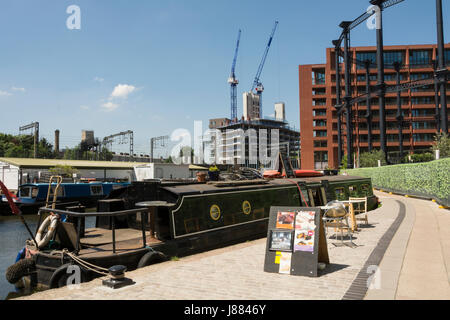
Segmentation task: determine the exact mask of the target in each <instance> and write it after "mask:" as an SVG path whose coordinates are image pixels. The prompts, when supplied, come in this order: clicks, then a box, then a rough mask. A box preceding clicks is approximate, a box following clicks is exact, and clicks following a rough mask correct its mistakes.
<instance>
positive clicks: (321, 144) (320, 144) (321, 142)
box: [314, 140, 327, 148]
mask: <svg viewBox="0 0 450 320" xmlns="http://www.w3.org/2000/svg"><path fill="white" fill-rule="evenodd" d="M326 147H327V140H316V141H314V148H326Z"/></svg>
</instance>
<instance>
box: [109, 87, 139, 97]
mask: <svg viewBox="0 0 450 320" xmlns="http://www.w3.org/2000/svg"><path fill="white" fill-rule="evenodd" d="M134 90H136V87H135V86H132V85H128V84H118V85H117V86H116V87H115V88H114V90H113V92H112V93H111V98H110V99H113V98H123V99H126V98H127V97H128V95H129V94H130V93H132V92H133V91H134Z"/></svg>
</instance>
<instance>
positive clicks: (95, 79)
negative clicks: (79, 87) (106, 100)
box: [94, 77, 105, 82]
mask: <svg viewBox="0 0 450 320" xmlns="http://www.w3.org/2000/svg"><path fill="white" fill-rule="evenodd" d="M94 81H97V82H103V81H105V79H103V78H100V77H95V78H94Z"/></svg>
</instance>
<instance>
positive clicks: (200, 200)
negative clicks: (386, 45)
mask: <svg viewBox="0 0 450 320" xmlns="http://www.w3.org/2000/svg"><path fill="white" fill-rule="evenodd" d="M372 191H373V189H372V185H371V180H370V179H367V178H360V177H349V176H329V177H328V176H327V177H308V178H295V179H273V180H258V181H229V182H226V181H225V182H216V183H189V184H180V183H161V182H158V181H151V182H136V183H133V184H131V185H129V186H127V187H125V188H122V189H118V190H113V191H112V192H111V193H110V194H109V196H108V197H107V198H108V199H105V200H100V201H99V202H98V209H97V210H98V211H99V212H97V213H89V215H91V216H92V215H96V216H97V218H96V220H97V221H96V228H95V229H96V230H97V231H95V232H100V233H102V235H101V236H102V237H104V239H103V238H101V237H100V238H98V237H97V240H95V239H96V237H95V236H93V235H92V234H90V233H91V232H92V230H90V229H87V230H85V232H84V230H83V236H81V235H82V233H81V230H80V228H79V224H78V222H76V221H75V220H72V222H67V223H64V224H61V225H62V226H65V227H67V228H68V229H67V228H65V231H66V236H64V235H63V234H64V232H63V231H64V230H63V229H62V228H59V229H60V231H62V233H61V234H59V233H58V234H57V236H56V244H57V245H59V247H56V248H55V247H53V248H43V249H41V250H39V251H37V252H35V253H34V254H32V258H33V259H34V261H35V265H36V271H37V272H36V274H37V279H36V281H37V283H39V284H43V285H44V286H48V287H54V286H56V283H58V285H60V284H61V282H60V281H56V280H55V277H56V276H57V275H58V273H61V268H64V266H67V265H68V264H70V263H72V264H77V261H76V260H74V259H73V258H71V257H69V256H68V255H67V254H64V250H63V249H66V250H68V251H69V252H72V253H73V252H75V254H76V256H77V257H78V258H79V259H82V260H83V261H85V262H89V263H91V264H93V265H96V266H99V267H102V268H109V267H111V266H113V265H117V264H121V265H125V266H126V267H127V269H128V270H134V269H136V268H138V267H139V266H143V263H141V260H142V259H143V258H144V256H146V255H148V254H149V253H152V252H157V253H158V255H159V256H160V257H164V258H165V259H169V258H171V257H181V256H186V255H190V254H194V253H199V252H202V251H206V250H211V249H215V248H219V247H223V246H228V245H231V244H236V243H240V242H244V241H248V240H254V239H258V238H263V237H266V236H267V228H268V218H269V214H270V207H272V206H295V207H308V206H311V207H314V206H322V205H325V204H326V203H327V202H328V201H332V200H345V199H348V197H350V196H355V197H361V196H365V197H367V199H368V208H369V210H372V209H375V208H376V207H377V206H378V199H377V198H376V197H375V196H374V195H373V192H372ZM143 201H150V202H157V203H163V204H164V205H155V207H152V208H150V209H148V210H147V209H145V210H144V209H142V208H141V209H140V210H141V211H140V213H137V212H133V214H132V215H128V216H122V217H119V216H115V214H116V213H117V215H118V214H119V213H122V212H126V210H129V211H130V210H131V211H132V210H137V209H136V208H137V205H139V202H143ZM41 211H42V212H46V213H49V212H51V211H53V212H54V213H56V214H66V215H69V216H70V215H74V216H75V217H77V216H79V217H81V216H82V215H83V214H82V213H74V212H67V211H62V210H51V209H41ZM108 212H110V213H111V214H107V215H105V213H108ZM144 212H145V213H144ZM147 213H148V214H147ZM74 219H81V218H74ZM68 221H71V220H70V219H69V220H68ZM140 226H142V228H140ZM140 229H142V232H143V235H146V236H143V237H142V236H139V235H138V233H139V231H138V230H140ZM68 230H69V231H70V230H71V231H70V232H68ZM132 230H134V232H135V236H133V237H131V238H130V237H128V238H126V239H125V238H123V237H122V238H120V234H124V233H127V234H131V233H132ZM77 232H78V233H77ZM108 232H112V234H114V235H116V236H112V238H108V239H106V238H105V236H104V235H105V234H106V233H108ZM136 232H137V233H136ZM70 234H72V236H70ZM74 234H76V235H75V236H74ZM67 235H69V236H68V237H67ZM117 237H118V238H117ZM64 239H66V240H64ZM68 239H69V240H70V239H72V240H70V241H69V240H68ZM74 239H79V241H78V240H77V241H78V242H77V241H75V240H74ZM98 239H103V240H102V241H100V240H98ZM144 239H145V244H144ZM116 240H117V241H116ZM111 243H114V245H113V246H112V245H111ZM75 248H77V249H78V250H75ZM55 249H56V250H55ZM58 250H59V251H58ZM153 262H155V261H153ZM81 269H82V270H83V272H84V273H83V279H82V280H83V281H89V280H90V279H92V278H95V277H98V276H99V274H96V273H95V272H93V271H91V270H86V269H85V268H84V267H82V268H81Z"/></svg>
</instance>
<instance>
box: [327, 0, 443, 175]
mask: <svg viewBox="0 0 450 320" xmlns="http://www.w3.org/2000/svg"><path fill="white" fill-rule="evenodd" d="M403 1H404V0H371V1H370V4H372V5H373V8H372V10H369V9H370V8H369V9H368V10H367V11H366V12H365V13H363V14H362V15H360V16H359V17H357V18H356V19H355V20H353V21H343V22H342V23H341V24H340V25H339V26H340V27H341V28H342V33H341V35H340V37H339V39H338V40H334V41H333V45H334V47H335V52H336V55H335V56H336V105H335V109H336V110H337V114H338V161H339V163H341V160H342V139H341V134H342V132H341V131H342V129H341V121H342V120H341V117H342V114H343V112H346V123H347V163H348V167H349V168H350V167H353V164H352V161H353V157H352V153H353V149H352V147H353V146H352V144H353V141H352V132H353V128H352V126H353V125H352V106H353V105H354V104H356V103H360V102H363V101H367V108H368V111H367V114H366V115H365V118H367V121H368V123H370V121H371V115H370V99H371V98H378V99H379V105H380V120H379V121H380V144H381V149H382V151H384V153H385V155H386V160H388V159H387V152H386V151H387V150H386V149H387V147H386V114H385V94H386V93H394V92H396V93H398V106H399V107H400V110H401V99H400V98H399V96H400V95H399V93H400V92H401V91H405V90H410V89H414V88H419V87H424V86H430V85H434V86H435V90H436V99H438V93H437V90H438V88H440V92H441V95H440V99H441V108H440V110H439V105H438V102H437V107H436V110H437V111H436V119H437V120H438V119H439V113H441V114H440V118H441V128H442V130H443V131H444V132H446V131H448V124H447V122H448V121H447V103H446V93H445V90H446V88H445V85H446V82H447V81H448V79H449V78H450V74H449V73H450V72H449V71H448V70H447V69H446V67H445V61H444V58H443V56H444V53H443V52H444V49H443V48H444V47H443V30H442V28H443V27H442V25H443V23H442V0H436V14H437V26H438V32H437V33H438V37H437V38H438V51H439V55H440V59H439V61H438V62H437V64H436V66H435V73H434V77H433V78H430V79H420V80H414V81H410V82H408V83H400V81H399V80H400V76H399V73H400V70H401V69H403V68H408V66H407V65H400V64H399V63H393V64H386V65H385V64H384V51H383V27H382V11H383V10H384V9H387V8H389V7H392V6H394V5H397V4H399V3H401V2H403ZM377 7H378V8H377ZM374 14H378V15H379V16H377V19H379V21H377V24H378V25H377V55H376V63H374V62H373V61H360V60H357V59H354V58H352V57H351V55H350V53H349V48H350V31H351V30H352V29H354V28H356V27H357V26H359V25H360V24H361V23H363V22H364V21H366V20H367V19H369V18H370V17H372V16H373V15H374ZM342 43H344V50H342V49H341V46H342ZM340 57H343V59H344V67H345V73H344V74H345V96H344V97H343V98H342V97H341V89H340V87H341V73H340V70H339V68H340ZM351 64H357V65H362V66H364V67H365V68H366V77H367V79H366V82H367V84H366V93H364V94H361V95H359V96H357V97H352V96H351V89H350V88H351V83H350V82H351V80H350V65H351ZM370 68H377V70H378V76H377V78H378V82H377V85H376V86H375V87H374V88H372V87H371V86H370V81H369V79H368V78H369V77H368V70H369V69H370ZM385 68H392V69H395V70H396V72H397V84H396V85H393V86H387V85H386V84H385V81H384V69H385ZM397 120H398V121H399V132H400V133H399V134H401V130H402V129H401V122H402V120H403V119H402V117H401V114H398V115H397ZM438 122H439V121H438ZM438 127H439V125H438ZM368 129H369V130H368V131H369V132H368V142H369V150H371V125H369V126H368ZM438 130H439V129H438ZM400 141H401V139H400ZM400 149H402V146H400Z"/></svg>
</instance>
